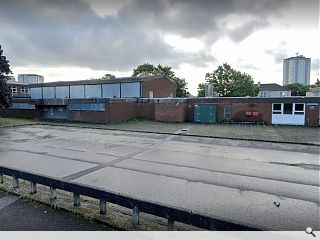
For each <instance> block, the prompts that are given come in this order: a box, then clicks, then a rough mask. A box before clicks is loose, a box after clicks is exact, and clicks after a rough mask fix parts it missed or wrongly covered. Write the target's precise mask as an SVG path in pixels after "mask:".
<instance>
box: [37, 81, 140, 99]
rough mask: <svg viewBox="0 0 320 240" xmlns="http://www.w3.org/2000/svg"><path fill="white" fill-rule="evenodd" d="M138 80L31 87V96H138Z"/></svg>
mask: <svg viewBox="0 0 320 240" xmlns="http://www.w3.org/2000/svg"><path fill="white" fill-rule="evenodd" d="M140 86H141V85H140V82H135V83H115V84H92V85H74V86H55V87H37V88H31V98H33V99H52V98H59V99H64V98H71V99H79V98H129V97H140V95H141V94H140V92H141V89H140Z"/></svg>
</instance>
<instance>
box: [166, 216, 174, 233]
mask: <svg viewBox="0 0 320 240" xmlns="http://www.w3.org/2000/svg"><path fill="white" fill-rule="evenodd" d="M167 230H168V231H174V230H175V226H174V220H173V219H172V218H170V217H168V226H167Z"/></svg>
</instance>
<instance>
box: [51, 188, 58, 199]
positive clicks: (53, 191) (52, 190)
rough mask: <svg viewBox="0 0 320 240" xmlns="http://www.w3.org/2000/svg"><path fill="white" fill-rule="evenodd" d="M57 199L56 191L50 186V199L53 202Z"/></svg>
mask: <svg viewBox="0 0 320 240" xmlns="http://www.w3.org/2000/svg"><path fill="white" fill-rule="evenodd" d="M56 198H57V189H56V188H54V187H51V186H50V199H51V200H54V199H56Z"/></svg>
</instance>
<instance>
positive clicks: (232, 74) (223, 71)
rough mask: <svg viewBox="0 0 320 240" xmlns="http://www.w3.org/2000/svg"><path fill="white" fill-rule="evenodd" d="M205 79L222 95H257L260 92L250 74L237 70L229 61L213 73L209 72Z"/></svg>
mask: <svg viewBox="0 0 320 240" xmlns="http://www.w3.org/2000/svg"><path fill="white" fill-rule="evenodd" d="M205 81H206V82H207V83H212V84H213V87H214V89H215V91H216V92H217V93H218V94H219V96H221V97H246V96H251V97H255V96H257V94H258V92H259V88H258V87H257V86H256V85H255V84H254V82H253V79H252V77H251V76H250V75H249V74H247V73H242V72H240V71H237V70H235V69H233V68H232V67H231V66H230V65H229V64H227V63H224V64H223V65H220V66H218V68H217V69H216V70H214V71H213V72H212V73H207V74H206V75H205Z"/></svg>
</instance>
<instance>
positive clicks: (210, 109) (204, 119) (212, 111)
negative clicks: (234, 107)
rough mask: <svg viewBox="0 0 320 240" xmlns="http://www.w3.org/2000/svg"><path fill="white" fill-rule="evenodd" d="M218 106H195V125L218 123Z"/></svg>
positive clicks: (206, 104) (210, 104) (208, 104)
mask: <svg viewBox="0 0 320 240" xmlns="http://www.w3.org/2000/svg"><path fill="white" fill-rule="evenodd" d="M217 113H218V106H217V104H212V103H200V104H196V105H194V122H195V123H217Z"/></svg>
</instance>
